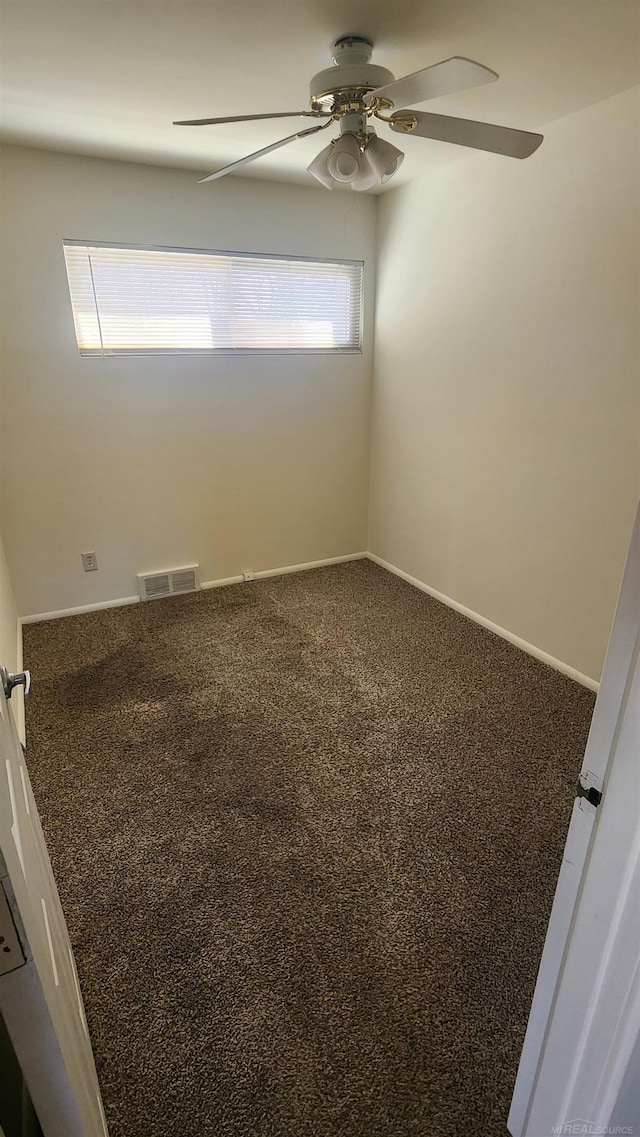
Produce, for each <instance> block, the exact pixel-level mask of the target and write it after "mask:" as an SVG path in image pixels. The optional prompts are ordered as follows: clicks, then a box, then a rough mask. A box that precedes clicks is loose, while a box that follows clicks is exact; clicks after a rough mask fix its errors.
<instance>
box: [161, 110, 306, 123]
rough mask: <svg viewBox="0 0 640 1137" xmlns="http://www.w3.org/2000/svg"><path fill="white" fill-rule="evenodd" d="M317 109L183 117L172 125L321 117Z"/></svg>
mask: <svg viewBox="0 0 640 1137" xmlns="http://www.w3.org/2000/svg"><path fill="white" fill-rule="evenodd" d="M323 117H324V116H323V115H322V114H321V113H320V112H317V111H281V112H279V113H278V114H238V115H231V116H230V117H227V118H185V119H181V120H180V121H178V122H174V123H173V126H215V125H216V124H217V123H220V122H257V121H258V120H259V119H263V118H323Z"/></svg>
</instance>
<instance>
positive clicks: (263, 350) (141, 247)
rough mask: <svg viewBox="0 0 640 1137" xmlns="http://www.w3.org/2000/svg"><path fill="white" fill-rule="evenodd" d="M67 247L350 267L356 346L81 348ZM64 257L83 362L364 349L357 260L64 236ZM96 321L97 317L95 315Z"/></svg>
mask: <svg viewBox="0 0 640 1137" xmlns="http://www.w3.org/2000/svg"><path fill="white" fill-rule="evenodd" d="M67 246H75V247H80V248H85V249H122V250H123V251H124V252H128V251H131V252H152V253H153V252H158V253H188V254H195V255H200V256H207V257H238V258H242V259H244V260H261V261H265V260H267V261H275V262H278V261H286V262H289V261H297V262H300V263H301V264H310V265H314V264H326V265H338V266H343V265H345V266H352V267H358V268H359V269H360V306H359V307H360V311H359V318H358V320H357V324H356V328H355V330H356V334H357V346H355V347H301V346H297V347H272V348H269V347H211V348H187V347H171V348H157V349H153V348H122V349H116V350H113V349H110V348H86V347H85V348H83V347H81V345H80V342H79V340H78V335H77V324H76V310H75V307H74V302H73V292H72V287H71V278H70V275H69V266H68V264H67V260H66V254H65V252H64V250H65V248H66V247H67ZM62 249H63V258H64V263H65V272H66V276H67V283H68V287H69V301H70V304H71V312H72V317H73V321H74V332H75V336H76V346H77V348H78V352H79V354H80V356H81V357H82V358H84V359H89V358H95V359H108V358H111V359H124V358H144V357H145V356H155V357H161V356H166V357H171V356H178V355H180V356H193V357H195V358H198V357H200V356H216V355H226V356H234V355H243V356H249V357H250V356H277V355H334V356H335V355H362V353H363V350H364V269H365V262H364V260H357V259H353V258H348V257H344V258H341V259H338V258H336V257H312V256H301V255H299V254H295V255H294V254H289V253H259V252H256V251H255V250H252V251H251V252H246V251H244V250H237V249H234V250H230V249H201V248H191V247H188V246H182V245H145V244H137V243H133V242H127V243H126V244H124V243H123V242H121V241H89V240H79V239H76V238H68V237H64V238H63V240H62ZM94 302H95V305H96V313H98V305H97V298H96V297H95V290H94ZM98 321H99V315H98Z"/></svg>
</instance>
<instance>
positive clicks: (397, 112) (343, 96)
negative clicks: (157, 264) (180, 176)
mask: <svg viewBox="0 0 640 1137" xmlns="http://www.w3.org/2000/svg"><path fill="white" fill-rule="evenodd" d="M372 51H373V44H372V43H371V42H370V41H369V40H367V39H365V38H364V37H363V36H342V38H341V39H339V40H336V42H335V44H334V46H333V64H334V65H333V67H328V68H326V69H325V70H324V71H319V72H318V74H317V75H314V77H313V79H312V80H311V84H310V96H311V98H310V107H311V109H310V110H308V111H280V112H277V113H275V114H257V115H234V116H232V117H230V118H205V119H186V120H182V121H180V122H176V123H174V125H175V126H212V125H216V124H219V123H223V122H245V121H252V120H256V119H269V118H316V119H325V120H326V121H324V122H321V123H320V124H319V125H318V126H311V127H307V128H306V129H304V130H298V131H297V132H296V133H295V134H290V135H288V136H287V137H286V138H282V139H281V140H280V141H279V142H274V143H272V144H271V145H270V146H265V147H263V149H262V150H257V151H255V152H254V153H253V154H248V155H247V156H246V157H245V158H239V159H238V160H237V161H236V162H231V163H230V164H229V165H228V166H223V167H222V169H220V170H216V171H215V172H214V173H213V174H208V175H207V176H206V177H204V178H201V179H200V181H202V182H210V181H214V180H215V179H216V178H221V177H224V175H225V174H229V173H231V172H232V171H233V170H237V169H238V168H239V167H240V166H245V165H247V163H248V162H253V161H255V159H256V158H260V157H262V155H264V154H271V153H272V152H273V151H274V150H278V149H280V147H281V146H287V145H288V144H289V143H290V142H295V140H296V139H298V138H304V137H306V136H308V135H311V134H317V133H318V132H319V131H321V130H326V128H327V127H329V126H331V125H332V123H339V128H340V134H339V136H338V138H336V139H334V140H333V141H332V142H330V143H329V145H328V146H325V148H324V149H323V150H321V151H320V153H319V154H318V155H317V157H315V158H314V160H313V162H311V164H310V165H309V166H308V167H307V169H308V172H309V173H310V174H312V175H313V177H314V178H316V179H317V180H318V181H319V182H320V183H321V184H322V185H323V186H325V187H326V188H327V189H333V187H334V186H335V185H337V184H338V183H341V184H346V185H351V186H352V188H353V189H355V190H368V189H372V188H373V187H374V186H376V185H384V184H385V183H386V182H388V181H389V179H390V178H392V177H393V175H394V174H395V173H396V172H397V170H398V169H399V167H400V165H401V163H402V161H403V158H404V154H403V153H402V151H401V150H398V149H397V148H396V147H395V146H393V145H392V144H391V143H390V142H387V141H385V139H383V138H379V137H378V136H377V135H376V132H375V130H373V128H372V126H371V123H370V120H371V119H372V118H377V119H379V121H380V122H383V123H385V124H386V125H387V126H389V127H390V128H391V130H393V131H395V132H396V133H398V134H405V135H407V136H409V135H412V134H413V135H415V137H416V138H431V139H434V140H436V141H439V142H449V143H453V144H454V145H457V146H468V147H471V148H472V149H474V150H485V151H487V152H489V153H492V154H503V155H505V156H507V157H510V158H528V157H529V156H530V155H531V154H533V153H534V151H535V150H537V149H538V147H539V146H540V144H541V142H542V135H541V134H532V133H530V132H529V131H526V130H514V129H512V128H511V127H507V126H494V125H492V124H491V123H486V122H475V121H474V120H472V119H463V118H450V117H448V116H447V115H441V114H429V113H426V112H424V111H413V110H410V109H407V108H411V107H413V106H415V105H416V104H417V103H424V102H427V101H428V100H429V99H435V98H438V97H440V96H442V95H451V94H454V93H455V92H457V91H464V90H467V89H468V88H470V87H477V86H479V85H481V84H483V83H491V82H494V81H495V80H496V79H497V78H498V76H497V74H496V72H495V71H492V70H491V69H490V68H489V67H484V66H483V65H482V64H481V63H475V62H474V60H472V59H465V58H464V57H463V56H454V57H453V58H452V59H445V60H443V62H442V63H435V64H433V65H432V66H431V67H425V68H423V70H422V71H415V72H414V73H413V74H412V75H405V76H404V78H402V79H395V78H394V76H393V74H392V73H391V71H388V70H387V68H386V67H379V66H377V65H376V64H373V63H371V62H370V60H371V53H372ZM395 108H397V109H395Z"/></svg>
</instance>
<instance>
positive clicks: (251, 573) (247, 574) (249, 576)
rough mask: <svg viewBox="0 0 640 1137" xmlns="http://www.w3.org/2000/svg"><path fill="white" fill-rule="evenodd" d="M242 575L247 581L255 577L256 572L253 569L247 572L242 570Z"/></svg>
mask: <svg viewBox="0 0 640 1137" xmlns="http://www.w3.org/2000/svg"><path fill="white" fill-rule="evenodd" d="M242 575H243V577H244V579H245V581H247V582H248V581H250V580H255V579H256V574H255V573H254V571H253V569H249V570H248V571H247V572H243V574H242Z"/></svg>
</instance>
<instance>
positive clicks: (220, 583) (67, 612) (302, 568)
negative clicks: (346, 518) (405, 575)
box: [18, 553, 369, 626]
mask: <svg viewBox="0 0 640 1137" xmlns="http://www.w3.org/2000/svg"><path fill="white" fill-rule="evenodd" d="M368 555H369V554H368V553H347V554H346V555H345V556H342V557H325V558H324V560H321V561H307V562H306V563H305V564H301V565H284V566H283V567H281V568H274V569H260V570H259V571H257V572H256V573H255V574H254V576H255V579H256V580H262V579H263V578H265V577H269V576H284V574H285V573H289V572H306V571H307V569H315V568H324V567H325V565H340V564H343V563H345V562H346V561H362V560H365V559H366V557H368ZM243 581H244V577H243V576H241V575H240V576H224V577H220V578H219V579H218V580H205V581H203V582H202V584H201V585H200V587H201V588H224V587H225V586H226V585H228V584H242V583H243ZM139 603H140V597H139V596H121V597H119V598H118V599H117V600H100V601H98V602H97V603H96V604H79V605H77V606H76V607H75V608H59V609H58V610H57V611H55V612H35V613H34V614H33V615H31V616H20V617H19V620H18V623H19V625H20V626H22V625H23V624H40V623H42V622H43V621H44V620H60V619H62V618H63V617H64V616H80V615H82V613H83V612H99V611H100V610H101V609H102V608H122V607H124V605H125V604H139Z"/></svg>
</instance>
